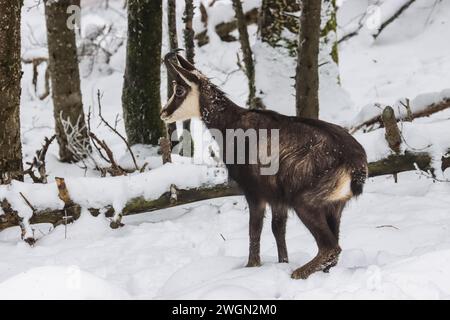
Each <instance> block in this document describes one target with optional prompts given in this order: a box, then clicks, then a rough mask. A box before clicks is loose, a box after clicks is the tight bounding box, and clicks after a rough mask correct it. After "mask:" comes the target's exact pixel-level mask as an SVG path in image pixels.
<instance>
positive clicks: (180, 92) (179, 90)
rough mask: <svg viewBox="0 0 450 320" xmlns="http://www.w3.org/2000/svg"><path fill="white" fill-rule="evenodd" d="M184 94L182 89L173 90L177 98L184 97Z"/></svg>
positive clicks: (184, 91)
mask: <svg viewBox="0 0 450 320" xmlns="http://www.w3.org/2000/svg"><path fill="white" fill-rule="evenodd" d="M185 93H186V90H185V89H184V88H183V87H177V89H176V90H175V95H176V96H177V97H181V96H184V94H185Z"/></svg>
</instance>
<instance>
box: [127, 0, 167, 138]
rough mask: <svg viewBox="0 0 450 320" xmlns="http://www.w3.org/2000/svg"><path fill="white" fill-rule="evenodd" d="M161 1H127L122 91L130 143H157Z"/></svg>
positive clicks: (161, 129)
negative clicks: (126, 32) (126, 37)
mask: <svg viewBox="0 0 450 320" xmlns="http://www.w3.org/2000/svg"><path fill="white" fill-rule="evenodd" d="M161 41H162V0H151V1H148V0H129V1H128V44H127V57H126V67H125V76H124V85H123V93H122V107H123V114H124V120H125V130H126V132H127V136H128V141H129V142H130V144H132V145H134V144H139V143H142V144H152V145H157V144H158V140H159V138H160V137H163V136H164V135H165V132H164V131H165V130H164V124H163V123H162V121H161V119H160V117H159V113H160V111H161V97H160V84H161V76H160V71H161Z"/></svg>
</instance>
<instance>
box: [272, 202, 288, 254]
mask: <svg viewBox="0 0 450 320" xmlns="http://www.w3.org/2000/svg"><path fill="white" fill-rule="evenodd" d="M286 220H287V208H286V207H285V206H283V205H272V232H273V235H274V236H275V241H276V242H277V250H278V262H280V263H283V262H286V263H287V262H289V259H288V252H287V248H286Z"/></svg>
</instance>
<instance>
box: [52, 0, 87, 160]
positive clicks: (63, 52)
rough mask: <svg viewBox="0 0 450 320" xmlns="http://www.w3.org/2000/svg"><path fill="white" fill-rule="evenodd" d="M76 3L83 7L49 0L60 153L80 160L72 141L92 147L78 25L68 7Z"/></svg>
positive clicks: (75, 0)
mask: <svg viewBox="0 0 450 320" xmlns="http://www.w3.org/2000/svg"><path fill="white" fill-rule="evenodd" d="M73 5H75V6H78V7H79V6H80V0H59V1H55V0H46V1H45V17H46V22H47V42H48V52H49V70H50V78H51V84H52V98H53V106H54V117H55V128H56V136H57V141H58V144H59V157H60V160H61V161H63V162H76V161H79V160H80V157H82V155H79V154H76V152H75V149H74V148H72V146H71V144H72V143H75V144H77V145H78V144H79V145H83V146H85V147H86V150H89V137H88V132H87V128H86V123H85V116H84V111H83V102H82V98H81V88H80V71H79V68H78V57H77V47H76V39H75V38H76V35H75V26H74V25H71V24H70V23H69V21H71V19H70V18H71V13H70V10H69V13H68V8H69V7H70V6H73ZM68 129H70V132H69V131H68ZM69 136H70V137H69ZM72 139H73V140H72Z"/></svg>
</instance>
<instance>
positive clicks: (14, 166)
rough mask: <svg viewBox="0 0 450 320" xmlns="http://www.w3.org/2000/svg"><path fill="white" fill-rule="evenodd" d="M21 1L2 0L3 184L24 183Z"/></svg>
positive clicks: (0, 153) (0, 119)
mask: <svg viewBox="0 0 450 320" xmlns="http://www.w3.org/2000/svg"><path fill="white" fill-rule="evenodd" d="M21 8H22V1H17V0H16V1H10V0H0V184H7V183H9V182H11V180H12V179H16V180H23V175H22V171H23V164H22V143H21V138H20V94H21V87H20V80H21V78H22V66H21V60H20V39H21V37H20V16H21Z"/></svg>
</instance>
